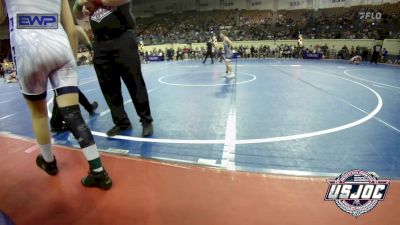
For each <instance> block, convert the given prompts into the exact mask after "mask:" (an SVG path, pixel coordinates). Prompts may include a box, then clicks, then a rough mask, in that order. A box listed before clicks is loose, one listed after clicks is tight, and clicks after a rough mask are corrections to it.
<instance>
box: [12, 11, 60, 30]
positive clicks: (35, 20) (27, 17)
mask: <svg viewBox="0 0 400 225" xmlns="http://www.w3.org/2000/svg"><path fill="white" fill-rule="evenodd" d="M57 28H58V14H17V29H57Z"/></svg>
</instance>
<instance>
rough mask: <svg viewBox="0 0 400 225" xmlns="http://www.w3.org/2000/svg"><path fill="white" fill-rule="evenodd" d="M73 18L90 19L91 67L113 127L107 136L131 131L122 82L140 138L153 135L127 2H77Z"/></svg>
mask: <svg viewBox="0 0 400 225" xmlns="http://www.w3.org/2000/svg"><path fill="white" fill-rule="evenodd" d="M74 14H75V16H76V17H77V18H78V19H81V18H83V17H84V16H86V15H90V25H91V27H92V31H93V33H94V39H95V41H94V44H93V49H94V57H93V64H94V68H95V70H96V73H97V77H98V80H99V83H100V87H101V90H102V92H103V94H104V97H105V99H106V101H107V104H108V107H109V108H110V111H111V115H112V119H113V122H114V124H115V126H114V127H113V128H111V129H110V130H109V131H108V132H107V135H108V136H115V135H118V134H120V133H121V132H122V131H125V130H128V129H131V128H132V125H131V123H130V121H129V118H128V115H127V114H126V112H125V109H124V102H123V99H122V91H121V78H122V80H123V81H124V83H125V85H126V87H127V88H128V91H129V94H130V96H131V99H132V101H133V104H134V106H135V108H136V112H137V114H138V116H139V117H140V122H141V123H142V126H143V132H142V136H143V137H148V136H150V135H152V134H153V125H152V121H153V119H152V117H151V112H150V105H149V98H148V94H147V89H146V85H145V82H144V80H143V76H142V71H141V67H140V66H141V65H140V56H139V52H138V42H137V36H136V33H135V26H136V23H135V18H134V17H133V14H132V2H131V1H130V0H76V1H75V4H74Z"/></svg>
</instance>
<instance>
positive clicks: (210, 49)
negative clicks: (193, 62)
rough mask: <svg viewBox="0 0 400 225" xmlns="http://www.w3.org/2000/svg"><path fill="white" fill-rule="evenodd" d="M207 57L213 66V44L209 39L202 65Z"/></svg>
mask: <svg viewBox="0 0 400 225" xmlns="http://www.w3.org/2000/svg"><path fill="white" fill-rule="evenodd" d="M208 57H210V58H211V63H212V64H214V54H213V43H212V40H211V38H210V40H208V42H207V52H206V57H205V58H204V61H203V64H204V63H205V62H206V60H207V58H208Z"/></svg>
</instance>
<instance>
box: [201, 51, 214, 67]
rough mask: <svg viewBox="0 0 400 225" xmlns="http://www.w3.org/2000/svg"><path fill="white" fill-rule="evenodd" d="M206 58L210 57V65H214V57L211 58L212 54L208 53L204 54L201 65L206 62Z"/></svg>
mask: <svg viewBox="0 0 400 225" xmlns="http://www.w3.org/2000/svg"><path fill="white" fill-rule="evenodd" d="M208 57H210V58H211V63H213V64H214V56H213V53H212V52H209V51H207V52H206V57H205V58H204V61H203V63H205V62H206V60H207V58H208Z"/></svg>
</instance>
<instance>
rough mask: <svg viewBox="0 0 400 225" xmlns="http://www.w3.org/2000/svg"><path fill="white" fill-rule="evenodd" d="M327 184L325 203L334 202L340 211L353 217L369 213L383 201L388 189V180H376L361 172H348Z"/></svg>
mask: <svg viewBox="0 0 400 225" xmlns="http://www.w3.org/2000/svg"><path fill="white" fill-rule="evenodd" d="M327 182H328V184H329V187H328V191H327V192H326V195H325V201H335V203H336V205H337V206H338V207H339V208H340V209H341V210H343V211H344V212H346V213H349V214H351V215H353V216H360V215H361V214H364V213H367V212H369V211H371V210H372V209H373V208H374V207H375V206H376V205H377V204H378V202H379V201H383V200H385V196H386V193H387V191H388V189H389V180H378V178H377V176H376V175H374V174H372V173H369V172H366V171H363V170H350V171H348V172H345V173H343V174H341V175H340V176H338V177H337V178H336V179H328V180H327Z"/></svg>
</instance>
